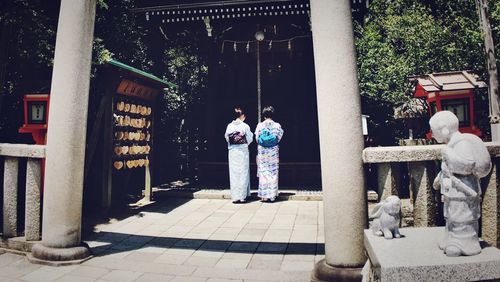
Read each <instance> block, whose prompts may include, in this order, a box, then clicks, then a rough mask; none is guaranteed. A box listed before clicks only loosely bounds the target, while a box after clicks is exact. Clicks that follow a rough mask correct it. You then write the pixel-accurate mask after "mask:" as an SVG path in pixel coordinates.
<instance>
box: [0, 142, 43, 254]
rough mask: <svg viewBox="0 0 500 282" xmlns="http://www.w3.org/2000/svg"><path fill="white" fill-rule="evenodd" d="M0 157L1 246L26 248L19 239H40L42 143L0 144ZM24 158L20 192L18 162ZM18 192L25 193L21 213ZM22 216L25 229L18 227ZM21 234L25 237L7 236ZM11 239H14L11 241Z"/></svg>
mask: <svg viewBox="0 0 500 282" xmlns="http://www.w3.org/2000/svg"><path fill="white" fill-rule="evenodd" d="M0 156H1V157H2V158H3V159H4V177H3V205H2V215H3V226H2V236H3V240H2V242H1V245H2V246H3V247H7V248H16V249H21V250H24V251H27V250H26V249H25V247H12V244H15V245H16V246H19V245H21V246H25V244H19V243H20V241H38V240H40V222H41V214H40V193H41V187H42V180H41V179H42V178H41V159H42V158H44V157H45V146H43V145H26V144H7V143H0ZM23 159H26V185H25V187H26V191H25V193H19V191H18V189H19V187H23V186H24V185H19V184H21V183H18V178H19V177H18V174H19V167H20V166H19V164H20V161H24V160H23ZM19 194H21V195H22V194H25V195H26V197H25V199H24V201H25V204H24V215H20V214H18V206H19V203H20V202H19V201H22V200H23V199H18V195H19ZM22 217H24V230H18V221H20V220H22ZM22 234H24V238H23V239H24V240H20V241H19V240H18V241H15V240H14V241H9V240H8V239H9V238H15V237H19V236H20V235H22ZM13 242H17V244H16V243H13Z"/></svg>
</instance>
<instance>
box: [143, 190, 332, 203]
mask: <svg viewBox="0 0 500 282" xmlns="http://www.w3.org/2000/svg"><path fill="white" fill-rule="evenodd" d="M250 192H251V194H252V195H251V197H252V198H255V199H258V197H257V190H256V189H252V190H250ZM153 197H154V198H155V199H158V198H164V197H175V198H192V199H231V193H230V191H229V189H200V188H153ZM278 200H282V201H286V200H295V201H322V200H323V192H322V191H318V190H288V189H286V190H281V189H280V190H279V196H278Z"/></svg>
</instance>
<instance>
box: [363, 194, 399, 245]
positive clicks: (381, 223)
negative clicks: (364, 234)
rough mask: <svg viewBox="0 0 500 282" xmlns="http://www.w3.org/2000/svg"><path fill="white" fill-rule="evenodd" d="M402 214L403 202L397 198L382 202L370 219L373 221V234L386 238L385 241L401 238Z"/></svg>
mask: <svg viewBox="0 0 500 282" xmlns="http://www.w3.org/2000/svg"><path fill="white" fill-rule="evenodd" d="M400 214H401V200H400V199H399V198H398V197H397V196H389V197H387V199H385V200H383V201H381V202H380V203H378V204H377V205H375V207H374V208H373V210H372V213H371V215H370V219H373V222H372V224H371V229H372V230H373V234H375V235H377V236H384V238H385V239H392V238H394V237H395V238H399V237H401V234H399V221H400V218H401V216H400Z"/></svg>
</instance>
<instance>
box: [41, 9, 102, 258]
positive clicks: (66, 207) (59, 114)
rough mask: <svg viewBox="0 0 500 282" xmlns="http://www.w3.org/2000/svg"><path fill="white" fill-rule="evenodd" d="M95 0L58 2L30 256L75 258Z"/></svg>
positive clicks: (79, 253)
mask: <svg viewBox="0 0 500 282" xmlns="http://www.w3.org/2000/svg"><path fill="white" fill-rule="evenodd" d="M95 5H96V0H88V1H72V0H62V1H61V8H60V13H59V23H58V28H57V38H56V49H55V57H54V69H53V73H52V86H51V93H50V112H49V121H48V135H47V149H46V150H47V151H46V152H47V154H46V167H45V188H44V194H43V219H42V243H41V244H37V245H35V246H33V249H32V258H33V257H34V259H39V260H44V261H75V260H82V259H85V258H87V257H88V256H89V255H90V253H89V250H88V248H87V247H86V246H83V245H82V243H81V218H82V195H83V167H84V157H85V137H86V128H87V106H88V97H89V82H90V62H91V57H92V53H91V52H92V40H93V34H94V20H95Z"/></svg>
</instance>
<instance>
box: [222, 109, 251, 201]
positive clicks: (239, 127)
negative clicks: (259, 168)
mask: <svg viewBox="0 0 500 282" xmlns="http://www.w3.org/2000/svg"><path fill="white" fill-rule="evenodd" d="M235 131H238V132H241V133H243V134H244V135H245V138H246V140H247V143H246V144H229V134H231V133H233V132H235ZM224 137H225V138H226V141H227V145H228V159H229V182H230V187H231V199H232V200H233V201H238V200H245V198H246V197H248V196H250V156H249V153H248V145H249V144H250V143H252V140H253V133H252V131H250V127H249V126H248V124H246V123H244V122H243V121H241V120H240V119H235V120H233V121H232V122H231V123H230V124H228V125H227V128H226V133H225V134H224Z"/></svg>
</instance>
